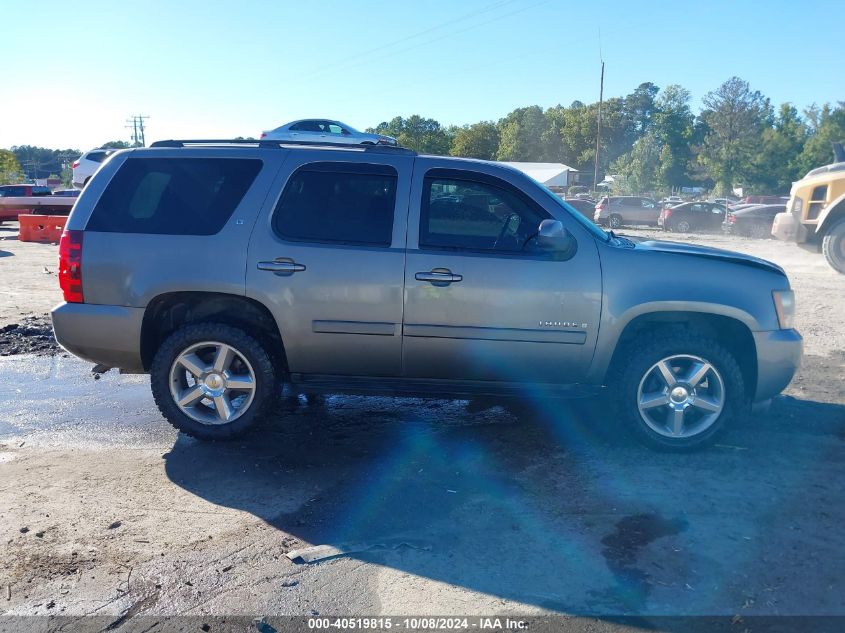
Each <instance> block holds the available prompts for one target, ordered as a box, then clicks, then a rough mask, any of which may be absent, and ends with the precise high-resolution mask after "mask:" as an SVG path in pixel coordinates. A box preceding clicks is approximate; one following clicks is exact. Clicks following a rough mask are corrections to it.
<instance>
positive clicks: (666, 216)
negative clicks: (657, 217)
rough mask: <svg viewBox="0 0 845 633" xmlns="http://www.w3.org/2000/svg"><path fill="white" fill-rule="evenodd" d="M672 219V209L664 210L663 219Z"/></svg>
mask: <svg viewBox="0 0 845 633" xmlns="http://www.w3.org/2000/svg"><path fill="white" fill-rule="evenodd" d="M669 217H672V209H663V219H664V220H665V219H666V218H669Z"/></svg>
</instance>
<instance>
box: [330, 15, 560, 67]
mask: <svg viewBox="0 0 845 633" xmlns="http://www.w3.org/2000/svg"><path fill="white" fill-rule="evenodd" d="M551 1H552V0H542V1H541V2H536V3H534V4H531V5H528V6H527V7H522V8H520V9H517V10H516V11H511V12H509V13H503V14H502V15H498V16H496V17H494V18H491V19H489V20H487V21H485V22H480V23H478V24H473V25H471V26H468V27H466V28H463V29H459V30H457V31H452V32H451V33H446V34H445V35H441V36H439V37H435V38H431V39H426V40H423V41H422V42H418V43H417V44H413V45H411V46H408V47H406V48H401V49H399V50H398V51H391V52H390V53H388V54H387V55H380V56H377V57H374V58H373V59H369V60H366V61H363V62H353V63H352V64H346V63H345V62H344V64H343V65H341V66H339V67H338V68H335V70H349V69H351V68H357V67H358V66H361V65H362V64H369V63H372V62H375V61H378V60H381V59H385V58H386V57H392V56H394V55H398V54H400V53H405V52H407V51H411V50H414V49H416V48H420V47H421V46H426V45H428V44H432V43H434V42H439V41H441V40H445V39H447V38H450V37H454V36H455V35H460V34H461V33H466V32H467V31H471V30H473V29H477V28H481V27H482V26H486V25H488V24H491V23H493V22H497V21H498V20H503V19H505V18H507V17H510V16H512V15H516V14H518V13H523V12H525V11H528V10H530V9H533V8H535V7H539V6H541V5H544V4H548V3H549V2H551ZM497 8H498V7H497ZM452 22H454V21H452ZM332 72H334V71H332Z"/></svg>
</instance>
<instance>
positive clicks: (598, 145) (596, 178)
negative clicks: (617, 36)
mask: <svg viewBox="0 0 845 633" xmlns="http://www.w3.org/2000/svg"><path fill="white" fill-rule="evenodd" d="M603 102H604V60H602V63H601V83H600V84H599V121H598V131H597V132H596V162H595V165H594V167H593V189H595V188H596V187H598V184H599V152H600V151H601V109H602V104H603Z"/></svg>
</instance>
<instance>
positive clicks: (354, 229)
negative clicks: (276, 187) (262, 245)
mask: <svg viewBox="0 0 845 633" xmlns="http://www.w3.org/2000/svg"><path fill="white" fill-rule="evenodd" d="M396 180H397V173H396V170H395V169H393V168H392V167H389V166H386V165H358V164H354V163H320V164H314V165H308V166H307V167H304V168H302V169H300V170H298V171H297V172H296V173H294V174H293V176H291V178H290V180H289V181H288V184H287V186H286V187H285V190H284V192H283V193H282V197H281V198H280V200H279V204H278V206H277V207H276V212H275V214H274V215H273V230H274V231H275V232H276V233H277V234H278V235H279V236H280V237H282V238H284V239H289V240H296V241H306V242H342V243H346V244H367V245H374V246H390V242H391V236H392V234H393V210H394V207H395V204H396Z"/></svg>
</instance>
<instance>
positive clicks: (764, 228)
mask: <svg viewBox="0 0 845 633" xmlns="http://www.w3.org/2000/svg"><path fill="white" fill-rule="evenodd" d="M784 211H786V205H785V204H757V205H753V206H750V207H746V208H744V209H739V210H736V211H733V210H729V211H728V216H727V217H726V218H725V221H724V222H722V230H723V231H724V232H725V233H735V234H737V235H744V236H746V237H753V238H756V239H768V238H770V237H771V236H772V224H773V223H774V221H775V216H776V215H777V214H778V213H783V212H784Z"/></svg>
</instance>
